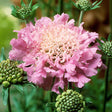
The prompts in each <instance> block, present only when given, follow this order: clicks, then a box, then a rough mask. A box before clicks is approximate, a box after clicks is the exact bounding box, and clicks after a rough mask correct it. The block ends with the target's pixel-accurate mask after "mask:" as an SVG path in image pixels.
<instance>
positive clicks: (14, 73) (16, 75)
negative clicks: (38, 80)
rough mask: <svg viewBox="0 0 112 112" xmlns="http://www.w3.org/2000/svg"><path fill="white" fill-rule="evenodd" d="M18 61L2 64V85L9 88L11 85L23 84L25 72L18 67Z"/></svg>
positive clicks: (0, 76) (0, 75)
mask: <svg viewBox="0 0 112 112" xmlns="http://www.w3.org/2000/svg"><path fill="white" fill-rule="evenodd" d="M17 65H18V63H17V61H11V60H9V59H7V60H4V61H2V62H1V63H0V84H2V85H3V86H4V87H6V88H7V87H9V86H11V84H16V83H21V82H22V81H23V76H22V74H23V70H22V69H21V68H18V67H17Z"/></svg>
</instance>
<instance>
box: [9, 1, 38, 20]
mask: <svg viewBox="0 0 112 112" xmlns="http://www.w3.org/2000/svg"><path fill="white" fill-rule="evenodd" d="M38 7H39V6H38V4H35V5H33V6H32V0H31V1H30V3H29V4H25V3H24V2H23V0H21V7H18V6H13V5H12V7H11V8H12V13H11V14H12V15H13V16H15V17H17V18H19V19H22V20H28V19H32V18H33V16H34V13H35V10H36V9H37V8H38Z"/></svg>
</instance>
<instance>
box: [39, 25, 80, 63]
mask: <svg viewBox="0 0 112 112" xmlns="http://www.w3.org/2000/svg"><path fill="white" fill-rule="evenodd" d="M43 32H44V33H43V35H42V42H41V53H45V54H48V55H49V58H50V59H51V60H52V61H55V60H56V59H57V58H58V59H60V63H64V62H65V61H67V60H68V59H69V58H70V57H72V55H73V52H74V51H76V50H77V49H79V47H78V46H79V43H78V40H77V38H76V34H74V32H73V31H71V30H70V29H67V28H65V27H64V25H63V26H62V25H58V26H55V27H53V28H51V27H48V28H47V29H46V30H45V31H43Z"/></svg>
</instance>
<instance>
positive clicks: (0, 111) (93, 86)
mask: <svg viewBox="0 0 112 112" xmlns="http://www.w3.org/2000/svg"><path fill="white" fill-rule="evenodd" d="M26 1H27V0H26ZM26 1H25V0H24V2H25V3H26ZM94 1H95V0H91V2H94ZM37 2H38V4H39V8H38V9H37V11H36V17H37V19H39V18H41V17H42V16H48V17H50V18H53V16H54V15H55V14H57V13H59V5H58V4H59V0H33V4H35V3H37ZM63 2H64V5H63V12H64V13H67V14H69V16H70V18H73V19H75V21H76V23H75V24H77V20H78V18H79V10H78V9H76V8H75V7H74V6H73V4H72V1H71V0H63ZM12 4H15V5H18V6H20V0H0V49H1V48H2V47H4V48H5V54H6V57H8V52H9V51H10V50H11V46H10V40H11V39H12V38H17V34H16V33H14V32H13V30H20V29H21V28H23V27H24V26H25V24H24V22H22V21H20V20H18V19H16V18H15V17H13V16H11V8H10V6H11V5H12ZM100 6H101V7H100V8H98V9H95V10H92V11H87V12H86V13H85V14H84V17H83V21H84V28H85V29H86V30H89V31H93V32H97V33H99V37H104V38H107V37H108V34H109V33H110V25H109V0H103V2H102V3H101V5H100ZM103 72H104V71H103ZM103 72H102V73H100V75H97V76H94V77H93V78H92V81H91V82H90V83H89V84H86V86H85V87H84V88H83V89H82V90H83V91H82V94H83V95H84V97H85V100H86V101H87V102H89V103H88V105H87V106H88V109H87V110H86V112H101V111H102V102H103V94H104V80H103V77H104V74H103ZM99 77H100V78H99ZM111 79H112V76H111V77H110V80H111ZM99 87H100V88H99ZM109 90H110V93H109V96H108V97H109V99H108V103H107V108H108V109H107V110H108V111H107V112H112V106H111V105H112V98H111V97H112V95H111V93H112V87H109ZM77 91H79V90H77ZM11 92H12V96H11V103H12V105H13V112H49V107H46V103H47V102H49V94H50V92H45V91H43V90H42V89H39V88H37V90H35V88H34V87H32V86H30V85H24V92H23V93H20V92H19V91H17V90H16V89H15V88H12V91H11ZM0 93H1V87H0ZM23 96H25V97H23ZM22 97H23V98H22ZM100 104H101V105H100ZM5 111H6V112H7V109H6V106H4V105H3V102H2V97H1V94H0V112H5Z"/></svg>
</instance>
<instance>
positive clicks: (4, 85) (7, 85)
mask: <svg viewBox="0 0 112 112" xmlns="http://www.w3.org/2000/svg"><path fill="white" fill-rule="evenodd" d="M2 84H3V87H5V88H8V87H9V86H10V83H9V82H8V81H3V83H2Z"/></svg>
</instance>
